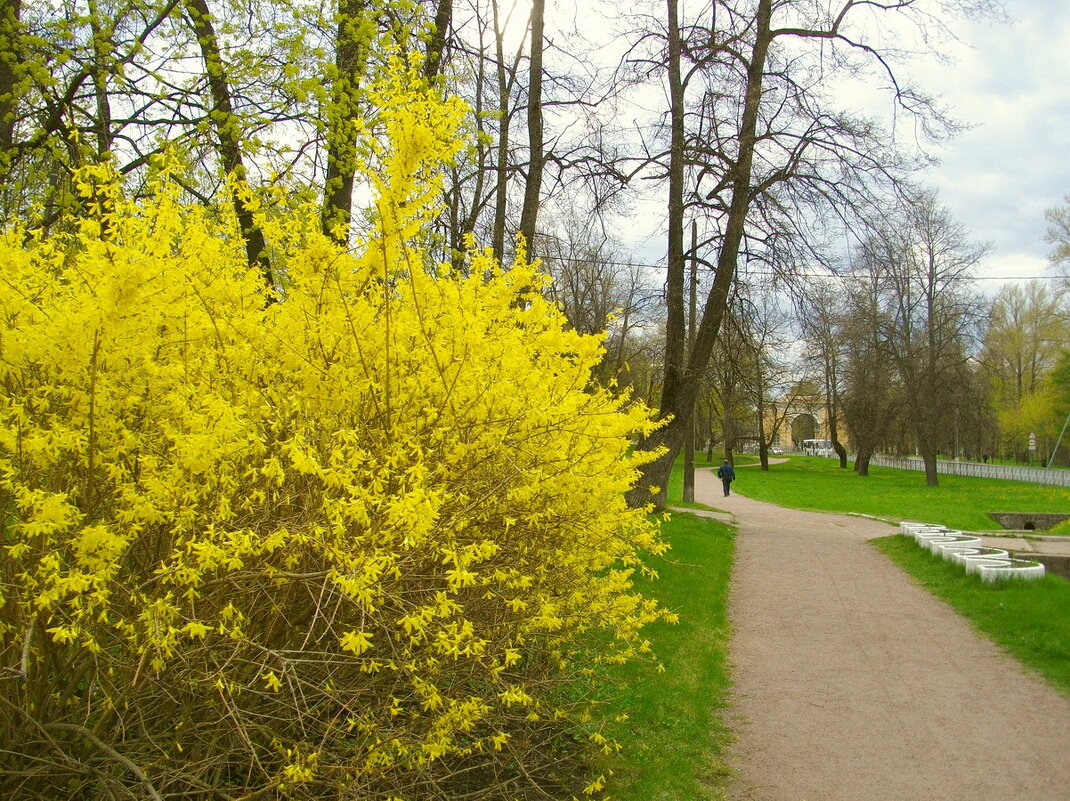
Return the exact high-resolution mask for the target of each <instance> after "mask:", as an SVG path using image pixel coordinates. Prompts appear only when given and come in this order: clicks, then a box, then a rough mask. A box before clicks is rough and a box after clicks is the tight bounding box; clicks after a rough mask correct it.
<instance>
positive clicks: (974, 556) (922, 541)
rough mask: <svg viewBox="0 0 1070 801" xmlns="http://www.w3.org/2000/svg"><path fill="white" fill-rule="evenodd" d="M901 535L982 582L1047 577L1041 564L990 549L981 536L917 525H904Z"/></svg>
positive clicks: (997, 549)
mask: <svg viewBox="0 0 1070 801" xmlns="http://www.w3.org/2000/svg"><path fill="white" fill-rule="evenodd" d="M899 532H900V533H901V534H905V535H906V536H908V537H913V538H914V541H915V542H916V543H917V544H918V545H919V546H921V547H922V548H924V549H925V550H927V551H929V552H931V553H934V554H939V555H940V556H942V557H943V558H944V559H947V560H950V561H951V562H952V563H954V564H957V565H961V566H962V567H963V568H964V569H965V570H966V572H967V573H968V574H973V575H978V576H980V577H981V580H982V581H986V582H992V581H1001V580H1006V579H1024V580H1034V579H1038V578H1041V577H1043V575H1044V565H1042V564H1041V563H1039V562H1034V561H1031V560H1029V559H1016V558H1014V557H1012V556H1011V555H1010V554H1009V553H1008V552H1007V551H1005V550H1003V549H1002V548H987V547H985V546H984V545H982V544H981V539H980V537H976V536H974V535H972V534H963V533H962V532H961V531H957V530H955V529H948V528H944V527H943V526H935V525H932V524H927V523H913V522H903V523H900V524H899Z"/></svg>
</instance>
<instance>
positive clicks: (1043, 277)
mask: <svg viewBox="0 0 1070 801" xmlns="http://www.w3.org/2000/svg"><path fill="white" fill-rule="evenodd" d="M542 258H543V259H545V260H551V259H552V260H554V261H567V262H597V263H598V264H605V265H607V266H610V267H641V268H643V269H648V270H664V269H666V268H667V267H668V265H667V264H650V263H647V262H638V261H615V260H613V259H591V258H580V257H576V256H554V255H544V256H542ZM746 274H747V275H756V276H775V275H777V273H774V272H772V271H771V270H747V272H746ZM793 275H796V276H800V277H802V278H855V277H862V276H854V275H852V274H850V273H808V272H801V273H800V272H797V273H793ZM1065 277H1066V276H1062V275H972V276H962V277H961V278H958V279H957V280H961V281H1035V280H1044V281H1054V280H1057V279H1059V278H1065Z"/></svg>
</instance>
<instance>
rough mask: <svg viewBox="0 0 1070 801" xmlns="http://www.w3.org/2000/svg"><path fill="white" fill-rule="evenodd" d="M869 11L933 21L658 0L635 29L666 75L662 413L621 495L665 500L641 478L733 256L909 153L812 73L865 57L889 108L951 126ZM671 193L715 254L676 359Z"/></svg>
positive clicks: (860, 200) (854, 68) (679, 402)
mask: <svg viewBox="0 0 1070 801" xmlns="http://www.w3.org/2000/svg"><path fill="white" fill-rule="evenodd" d="M972 5H973V6H974V7H976V6H977V4H976V3H974V4H972ZM875 14H887V15H893V16H895V17H897V18H902V19H904V20H906V21H907V22H908V23H914V24H917V25H919V26H922V27H924V26H925V25H927V24H929V23H931V22H932V19H931V18H928V17H926V16H925V12H924V10H923V9H920V8H919V7H917V6H916V4H915V3H912V2H894V3H888V4H871V3H858V2H856V1H855V0H847V1H846V2H841V3H837V4H834V6H833V7H832V8H828V7H826V6H825V5H824V4H811V3H808V2H804V1H803V0H756V2H753V3H741V2H734V1H732V0H718V1H717V2H714V3H711V4H702V6H701V8H700V9H699V10H697V11H696V12H695V13H694V15H693V16H692V17H690V18H688V19H686V20H685V19H684V10H683V9H682V8H681V6H680V4H678V2H677V0H666V12H665V23H663V24H660V25H659V26H658V28H657V29H655V28H653V27H651V28H649V29H648V30H647V31H646V36H645V38H644V39H643V41H644V43H646V42H649V43H653V44H656V45H657V47H658V48H659V52H658V53H657V54H654V53H651V54H649V55H641V54H639V53H638V52H637V53H636V54H635V55H634V56H633V59H632V60H633V62H634V63H635V64H637V65H640V66H641V67H642V68H643V69H645V70H647V71H650V70H653V69H656V67H654V66H652V65H654V64H664V65H665V67H664V69H665V73H666V75H667V81H668V92H667V94H668V97H669V114H668V118H669V123H668V136H667V137H665V138H667V140H668V143H669V144H668V147H667V148H666V149H664V150H661V151H657V150H649V149H648V153H647V158H648V159H649V161H650V162H651V163H655V164H658V165H659V168H660V170H661V172H659V177H665V178H667V180H668V184H669V195H668V198H669V199H668V213H669V224H668V239H667V244H668V248H667V250H668V260H667V266H668V303H667V313H668V321H667V328H666V330H667V342H666V348H667V350H666V358H665V380H664V382H663V389H662V398H661V405H660V407H659V414H660V415H661V416H663V417H665V418H671V419H670V420H669V422H668V423H666V424H665V425H664V426H662V427H661V428H660V429H659V430H658V431H657V432H655V433H654V434H653V435H651V436H650V437H649V438H647V439H646V440H645V441H644V442H643V444H642V447H644V448H649V449H662V448H663V449H664V451H663V455H662V456H661V457H659V458H658V459H656V460H655V461H653V462H651V463H649V464H648V465H647V466H646V468H645V470H644V473H643V476H642V479H641V480H640V482H639V484H638V485H637V487H636V489H635V490H634V491H633V493H632V494H631V495H630V496H629V499H630V501H631V502H632V503H636V504H643V503H647V502H649V501H650V500H653V501H654V503H655V505H661V504H663V502H664V492H663V491H662V492H660V493H658V494H656V495H654V496H652V495H651V490H652V488H654V487H661V488H663V487H664V486H665V484H666V478H667V476H668V473H669V470H670V469H671V466H672V463H673V461H674V459H675V457H676V454H677V452H678V450H679V448H680V446H681V443H682V441H683V437H684V436H685V435H686V431H687V429H688V418H689V415H690V410H691V409H692V408H693V405H694V399H695V396H696V395H697V393H698V388H699V384H700V381H701V378H702V375H703V374H704V372H705V367H706V364H707V362H708V361H709V359H710V357H711V354H712V352H713V348H714V345H715V343H716V340H717V338H718V336H719V333H720V328H721V324H722V321H723V319H724V316H725V311H726V307H727V303H728V299H729V297H730V290H731V286H732V283H733V281H734V280H735V279H736V275H737V269H738V266H739V263H740V254H741V253H742V252H744V251H747V252H752V253H760V252H761V251H762V250H763V249H766V250H767V249H768V247H769V246H770V244H771V243H773V242H775V240H776V239H778V238H781V237H785V236H788V237H790V236H792V235H795V234H802V235H806V234H809V233H812V232H809V231H806V230H805V229H806V224H805V222H804V221H805V220H807V219H813V212H814V210H817V209H826V210H830V211H831V213H832V214H833V215H834V216H838V217H839V218H840V219H842V220H845V221H847V220H849V219H850V218H851V217H852V216H853V215H854V214H855V213H858V212H859V211H860V210H861V209H862V208H868V207H869V205H870V202H871V198H872V197H873V195H874V194H879V193H881V192H882V191H885V190H886V189H887V188H888V187H892V188H895V187H896V186H897V185H898V184H897V182H899V181H901V180H902V179H903V178H904V176H905V174H906V171H908V170H909V168H910V167H912V166H916V165H917V164H918V163H919V162H918V160H916V159H915V160H914V161H911V160H909V159H906V158H904V156H903V153H902V152H901V151H899V150H898V149H897V148H896V147H894V146H893V145H894V137H890V136H889V135H888V134H887V133H886V132H885V131H884V130H883V129H882V127H881V126H880V125H878V124H876V123H875V122H874V121H872V120H865V119H861V118H858V117H857V116H852V115H851V114H848V113H844V112H842V111H840V110H838V109H837V108H836V104H835V98H834V97H833V96H832V93H831V92H829V91H828V84H827V82H826V81H825V80H823V79H822V76H832V75H835V74H836V73H837V71H838V70H841V69H842V70H845V71H851V72H853V73H855V74H857V73H858V72H859V71H864V70H865V69H867V68H868V67H872V68H875V70H876V71H877V72H878V73H879V74H880V75H882V76H883V78H884V79H885V80H886V82H887V83H888V85H890V86H891V87H892V88H893V90H894V93H895V97H896V101H897V103H898V107H899V108H900V109H905V110H906V111H908V112H909V113H910V114H912V115H914V116H915V119H916V120H917V121H918V122H919V124H920V125H921V126H922V127H923V128H925V129H926V130H927V132H928V133H929V134H931V135H933V136H940V135H944V134H946V133H948V132H950V130H951V129H952V127H953V126H952V125H951V124H950V123H949V122H948V120H946V118H944V117H942V116H941V115H940V114H939V112H938V111H937V110H936V108H935V106H934V105H933V103H932V102H931V100H930V99H929V98H927V97H926V96H924V95H923V94H922V93H920V92H918V91H916V90H914V89H913V88H911V87H909V86H907V85H906V84H904V83H902V82H900V81H899V80H897V79H896V77H895V75H894V73H893V72H892V71H891V66H892V63H893V61H894V59H893V57H892V56H893V55H894V54H896V52H897V50H898V44H897V42H894V41H891V40H890V39H885V40H882V39H881V38H880V33H879V32H878V31H879V30H880V29H879V28H878V27H876V26H867V25H866V22H868V21H871V19H870V16H871V15H875ZM655 30H660V31H664V34H662V35H658V34H656V33H655ZM677 38H678V39H679V41H678V42H677ZM681 90H682V95H681ZM681 98H682V99H681ZM681 118H682V119H683V134H682V135H681V133H680V131H681V123H680V120H681ZM681 170H682V174H683V183H684V188H683V189H682V190H681V189H679V188H678V187H679V185H680V182H681V178H680V175H681ZM681 198H682V201H683V204H685V205H684V207H685V208H690V209H691V210H692V213H695V214H700V213H701V214H702V215H703V216H704V217H705V218H706V219H707V221H708V223H707V224H708V230H710V231H712V233H710V234H709V235H708V236H707V238H706V241H704V242H701V243H700V245H699V247H700V249H701V250H702V251H704V252H711V251H712V252H714V253H715V254H716V257H715V258H711V259H710V262H709V267H710V269H711V270H712V273H713V279H712V281H711V282H710V285H709V286H710V289H709V293H708V296H707V297H706V299H705V302H704V304H703V311H702V314H701V319H700V322H699V325H698V331H697V336H696V339H695V347H694V349H693V351H692V353H691V355H690V357H689V358H688V359H687V362H686V364H685V363H684V362H683V361H682V359H681V358H680V353H681V352H682V349H681V336H682V334H681V332H682V331H683V330H684V326H683V324H682V319H683V314H684V310H683V304H682V303H681V302H677V299H678V298H682V286H683V280H684V278H683V263H684V260H683V257H682V254H683V247H682V231H681V230H680V226H679V225H678V224H677V222H676V220H677V218H680V217H681V214H680V207H681ZM804 241H805V236H804Z"/></svg>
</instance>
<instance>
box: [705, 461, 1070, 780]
mask: <svg viewBox="0 0 1070 801" xmlns="http://www.w3.org/2000/svg"><path fill="white" fill-rule="evenodd" d="M741 472H742V473H743V474H742V475H740V481H739V482H738V485H739V486H740V487H741V488H742V489H744V490H745V488H746V474H745V471H741ZM696 485H697V486H696V500H698V501H700V502H702V503H706V504H709V505H711V506H715V507H718V508H721V509H725V510H727V511H729V512H731V513H732V514H733V515H735V517H736V519H737V521H738V523H739V536H738V539H737V544H736V565H735V569H734V572H733V576H732V586H731V596H730V616H731V622H732V625H733V628H734V634H733V638H732V643H731V650H730V658H731V662H732V671H733V678H734V681H735V688H734V691H733V697H732V706H731V709H730V710H729V715H728V721H729V724H730V725H731V726H732V727H733V729H734V731H735V732H736V735H737V739H736V742H735V744H734V746H733V748H732V751H731V754H730V758H729V762H730V764H732V766H733V767H734V768H736V769H737V770H738V772H739V774H738V779H737V781H736V782H735V783H734V785H733V786H732V787H731V789H730V791H729V795H728V797H729V799H731V800H732V801H908V800H909V801H989V800H991V801H1067V799H1070V700H1068V699H1067V698H1065V697H1064V696H1062V695H1060V694H1059V693H1057V692H1056V691H1055V690H1053V689H1051V688H1050V687H1049V686H1048V685H1047V684H1045V683H1044V682H1043V681H1042V680H1040V679H1039V678H1036V677H1035V676H1033V675H1032V674H1028V673H1026V672H1025V671H1024V670H1023V669H1022V668H1021V667H1020V666H1019V665H1018V663H1017V662H1016V661H1014V660H1013V659H1012V658H1011V657H1009V656H1006V655H1005V654H1004V653H1003V652H1001V651H1000V650H999V649H998V648H997V647H996V646H995V645H993V644H992V643H991V642H990V641H988V640H986V639H983V638H982V637H981V636H979V635H978V634H976V633H975V632H974V631H973V630H972V629H971V628H970V626H969V624H968V623H967V622H966V621H965V620H963V619H962V618H961V617H959V616H958V615H957V614H956V613H954V612H953V611H951V610H950V609H949V608H948V607H946V606H945V605H943V604H942V603H941V602H940V601H937V600H936V599H935V598H933V597H932V596H931V595H929V594H928V593H927V592H925V591H924V590H922V589H920V588H919V587H917V586H915V585H914V584H913V583H911V581H910V579H909V578H908V577H907V576H906V575H905V574H904V573H903V572H902V571H901V570H900V569H899V568H898V567H896V566H895V565H894V564H892V562H891V561H889V560H888V559H887V558H886V557H885V556H883V555H882V554H881V553H880V552H879V551H877V549H876V548H874V547H873V546H872V545H869V544H867V542H866V541H867V540H869V539H872V538H873V537H879V536H883V535H886V534H892V533H895V529H894V528H893V527H891V526H889V525H887V524H884V523H879V522H875V521H871V520H866V519H862V518H854V517H847V516H842V515H826V514H815V513H809V512H796V511H791V510H788V509H782V508H780V507H777V506H772V505H769V504H764V503H759V502H757V501H752V500H749V499H747V498H744V497H741V496H739V495H736V494H735V493H733V495H732V496H731V497H728V498H725V497H723V493H722V491H721V485H720V481H718V480H717V478H716V477H714V476H713V475H712V473H711V472H710V471H706V470H702V471H697V476H696Z"/></svg>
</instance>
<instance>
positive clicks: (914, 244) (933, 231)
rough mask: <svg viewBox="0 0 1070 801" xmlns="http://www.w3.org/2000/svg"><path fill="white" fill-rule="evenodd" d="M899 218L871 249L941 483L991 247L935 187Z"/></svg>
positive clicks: (894, 353) (918, 433) (890, 328)
mask: <svg viewBox="0 0 1070 801" xmlns="http://www.w3.org/2000/svg"><path fill="white" fill-rule="evenodd" d="M898 223H899V224H898V225H897V226H896V228H895V229H894V230H892V229H886V230H885V231H884V232H883V233H882V235H881V236H880V239H879V240H878V244H877V248H876V252H875V253H874V254H873V257H874V258H875V259H876V260H877V263H878V264H879V265H880V269H881V270H882V274H883V277H884V279H885V282H886V283H885V284H884V286H883V289H884V295H883V299H882V302H883V305H884V308H885V310H886V312H885V329H884V332H883V333H884V339H885V341H886V343H887V345H888V355H889V356H890V359H891V363H892V364H894V365H895V367H896V369H897V371H898V373H899V377H900V379H901V381H902V388H903V395H904V398H905V400H906V406H907V410H908V412H909V419H910V421H911V424H912V426H913V429H914V434H915V441H916V446H917V449H918V452H919V454H920V455H921V457H922V459H923V460H924V462H925V479H926V483H928V484H929V485H930V486H936V484H937V483H938V478H937V473H936V457H937V449H938V447H939V444H940V443H941V442H942V441H943V442H946V437H945V436H944V434H945V433H946V430H947V425H948V423H949V422H950V409H951V407H952V405H951V403H950V402H949V401H950V399H951V398H952V397H954V396H955V395H956V394H957V390H958V388H959V386H960V385H961V380H960V379H961V374H962V370H963V368H964V365H965V364H966V363H967V362H968V360H969V358H970V355H971V353H972V352H973V351H974V350H975V347H976V340H977V337H978V334H979V326H980V323H981V316H980V309H981V308H983V305H982V304H981V302H980V299H979V298H978V297H977V296H976V294H975V291H974V290H973V289H972V285H971V284H970V283H969V279H970V278H971V277H972V276H971V273H972V270H973V268H974V267H975V266H976V265H977V262H978V261H979V260H980V259H981V257H982V256H983V255H984V253H985V250H986V248H985V246H981V245H977V244H974V243H973V242H971V241H970V240H969V238H968V236H967V234H966V232H965V230H964V229H963V228H962V226H961V225H960V224H958V223H957V222H955V221H954V220H953V219H952V218H951V216H950V214H949V212H948V211H947V209H946V208H944V207H943V206H941V205H940V204H939V203H938V201H937V199H936V197H935V195H934V194H933V193H929V192H925V193H920V194H919V195H918V196H917V197H916V199H915V201H914V202H913V203H911V204H910V205H908V206H906V207H905V208H904V209H903V211H902V219H901V220H899V221H898Z"/></svg>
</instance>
